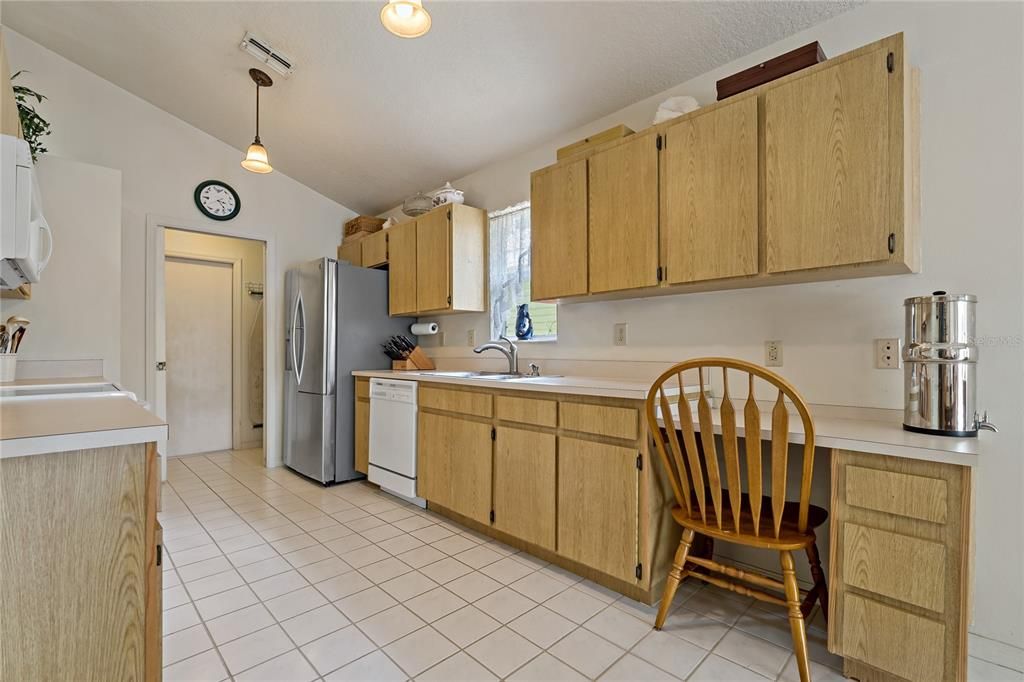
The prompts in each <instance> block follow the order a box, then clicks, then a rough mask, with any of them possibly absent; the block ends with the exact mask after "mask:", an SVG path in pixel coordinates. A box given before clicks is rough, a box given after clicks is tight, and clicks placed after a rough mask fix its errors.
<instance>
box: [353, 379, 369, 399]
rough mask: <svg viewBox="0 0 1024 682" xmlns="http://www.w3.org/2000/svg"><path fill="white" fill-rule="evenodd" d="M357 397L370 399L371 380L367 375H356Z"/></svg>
mask: <svg viewBox="0 0 1024 682" xmlns="http://www.w3.org/2000/svg"><path fill="white" fill-rule="evenodd" d="M356 398H366V399H367V400H369V399H370V380H369V379H367V378H365V377H356Z"/></svg>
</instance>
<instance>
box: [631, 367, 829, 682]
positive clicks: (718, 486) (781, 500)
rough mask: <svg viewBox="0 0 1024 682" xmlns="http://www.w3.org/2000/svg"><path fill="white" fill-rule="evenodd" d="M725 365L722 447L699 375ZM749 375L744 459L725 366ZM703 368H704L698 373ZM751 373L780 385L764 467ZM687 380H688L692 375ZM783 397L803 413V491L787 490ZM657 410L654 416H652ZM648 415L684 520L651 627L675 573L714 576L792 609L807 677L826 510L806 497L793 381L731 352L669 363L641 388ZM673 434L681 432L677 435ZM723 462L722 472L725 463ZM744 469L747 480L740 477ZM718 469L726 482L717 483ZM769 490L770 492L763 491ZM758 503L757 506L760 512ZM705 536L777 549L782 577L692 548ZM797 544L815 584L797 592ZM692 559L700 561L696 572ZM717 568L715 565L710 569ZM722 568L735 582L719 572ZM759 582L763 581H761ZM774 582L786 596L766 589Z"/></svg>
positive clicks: (661, 617) (800, 403) (658, 623)
mask: <svg viewBox="0 0 1024 682" xmlns="http://www.w3.org/2000/svg"><path fill="white" fill-rule="evenodd" d="M718 369H720V370H721V371H722V382H723V384H722V390H723V393H722V402H721V408H720V415H721V436H722V440H721V442H722V453H721V455H722V457H721V462H720V460H719V453H718V450H717V447H716V444H715V438H714V430H713V429H714V421H713V417H714V415H713V412H712V407H711V404H710V401H709V400H708V399H707V397H706V395H705V389H704V386H705V383H706V381H710V372H712V371H715V370H718ZM692 370H696V374H697V375H698V376H699V384H700V396H699V398H698V399H697V421H698V423H699V425H700V437H699V445H698V437H697V435H696V433H695V430H694V419H693V414H692V411H691V408H690V402H689V400H688V399H687V397H686V396H685V391H684V386H685V385H686V384H685V382H684V381H683V374H684V373H686V372H687V371H691V376H692V374H693V373H692ZM730 370H732V373H733V374H734V375H735V374H741V375H746V376H745V378H746V381H745V382H744V383H745V384H746V391H747V397H746V401H745V402H744V404H743V408H742V410H743V424H744V426H745V431H744V433H745V434H749V435H750V436H751V437H747V438H745V448H744V450H745V452H744V453H742V454H745V460H746V466H745V467H743V466H741V459H743V458H741V452H740V448H739V444H738V437H737V428H738V425H737V419H736V406H734V405H733V402H732V397H731V396H732V394H731V393H730V386H729V374H730ZM705 371H707V372H708V373H709V376H708V378H707V379H706V377H705ZM755 379H756V380H759V383H760V382H764V383H766V384H769V385H770V386H771V387H773V388H774V389H776V390H777V391H778V395H777V397H776V398H775V403H774V406H773V407H772V409H771V455H770V460H771V461H770V468H768V469H767V470H763V468H762V451H761V438H760V435H761V433H760V428H761V408H760V407H759V406H758V404H757V402H756V400H755V393H754V387H755ZM689 385H691V386H692V385H693V383H691V384H689ZM786 399H788V400H789V402H790V403H791V404H792V405H793V407H795V409H796V413H797V415H798V416H799V418H800V419H801V420H802V421H803V430H804V434H805V437H804V444H803V454H802V457H803V462H802V468H801V476H800V499H799V501H796V502H791V501H787V500H786V471H787V466H788V458H789V437H788V428H789V418H790V412H789V410H788V409H787V407H786ZM673 407H675V408H676V410H677V412H676V413H673V412H672V408H673ZM659 419H661V421H660V422H659ZM647 421H648V423H649V424H650V427H651V433H652V434H653V437H654V440H655V445H656V446H657V450H658V454H659V455H660V458H661V462H662V464H663V465H664V467H665V469H666V471H667V472H668V474H669V476H668V478H669V480H670V482H671V484H672V490H673V492H674V493H675V497H676V502H677V504H676V505H675V507H673V509H672V516H673V518H674V519H675V520H676V522H677V523H679V525H681V526H682V527H683V535H682V538H681V540H680V542H679V549H678V550H677V551H676V555H675V559H674V561H673V563H672V569H671V570H670V571H669V575H668V580H667V582H666V583H665V592H664V594H663V595H662V598H661V607H660V608H659V610H658V617H657V619H656V620H655V624H654V627H655V628H656V629H658V630H660V629H661V627H662V625H663V624H664V623H665V617H666V616H667V615H668V611H669V608H670V606H671V604H672V600H673V598H674V597H675V593H676V590H677V589H678V587H679V582H680V581H681V580H682V579H683V578H686V577H691V576H692V577H694V578H698V579H700V580H703V581H705V582H708V583H710V584H712V585H716V586H718V587H721V588H724V589H728V590H731V591H733V592H737V593H739V594H743V595H747V596H749V597H754V598H755V599H760V600H762V601H766V602H771V603H773V604H778V605H780V606H784V607H786V608H787V609H788V612H789V623H790V630H791V632H792V635H793V648H794V650H795V652H796V658H797V663H798V666H799V670H800V679H801V680H802V681H803V682H807V681H808V680H810V677H811V674H810V666H809V663H808V661H807V634H806V630H805V622H804V619H805V618H806V617H807V615H808V614H809V613H810V611H811V609H812V608H813V606H814V602H815V600H819V601H820V602H821V610H822V614H823V615H824V616H825V618H826V619H827V618H828V588H827V586H826V584H825V575H824V573H823V572H822V570H821V562H820V560H819V558H818V548H817V545H816V543H815V535H814V529H815V528H817V527H818V526H820V525H821V524H822V523H824V521H825V519H826V518H827V517H828V512H827V511H825V510H824V509H822V508H820V507H815V506H813V505H811V504H810V495H811V473H812V471H813V467H814V423H813V422H812V421H811V415H810V413H809V412H808V410H807V404H806V403H805V402H804V400H803V398H802V397H800V394H799V393H797V391H796V389H795V388H794V387H793V386H792V385H791V384H789V383H788V382H787V381H786V380H785V379H783V378H782V377H780V376H778V375H777V374H774V373H773V372H770V371H768V370H766V369H764V368H762V367H759V366H757V365H754V364H751V363H749V362H743V361H742V360H732V359H729V358H699V359H696V360H690V361H688V362H683V363H680V364H677V365H675V366H674V367H672V368H670V369H669V370H668V371H666V372H665V373H664V374H662V375H661V376H660V377H658V379H657V380H656V381H655V382H654V385H653V386H652V387H651V390H650V392H649V393H648V394H647ZM680 436H681V438H682V440H681V441H680ZM723 463H724V472H723V471H722V468H723V467H722V464H723ZM744 471H745V473H746V486H744V485H743V481H742V478H743V477H744V476H743V474H744ZM723 473H724V479H725V481H724V485H723V480H722V479H723ZM765 490H767V491H768V494H767V495H763V491H765ZM762 512H763V513H762ZM698 533H699V534H700V535H703V536H706V537H707V538H710V539H712V540H722V541H725V542H734V543H737V544H740V545H745V546H748V547H759V548H763V549H771V550H775V551H777V552H779V557H780V561H781V565H782V576H783V580H782V582H780V581H778V580H775V579H774V578H771V577H768V576H766V575H762V574H759V573H753V572H751V571H745V570H739V569H737V568H734V567H732V566H727V565H725V564H721V563H719V562H717V561H714V560H712V558H710V557H709V558H699V557H695V556H693V555H691V554H690V546H691V545H692V544H693V541H694V537H695V536H696V535H697V534H698ZM801 549H802V550H804V551H806V553H807V558H808V560H809V562H810V567H811V575H812V577H813V579H814V587H812V588H811V589H810V590H809V591H808V592H807V593H806V595H805V596H804V597H803V599H802V600H801V595H800V588H799V587H798V586H797V582H796V572H795V570H794V566H793V555H792V552H793V550H801ZM697 569H704V571H701V572H698V571H697ZM716 574H718V575H716ZM719 575H720V576H726V577H728V578H733V579H734V580H737V581H742V582H743V583H747V584H749V585H753V586H755V587H753V588H751V587H748V586H746V585H743V584H740V583H739V582H733V581H729V580H725V579H724V578H722V577H719ZM758 588H760V589H758ZM765 589H767V590H774V591H778V592H780V593H782V594H784V595H785V597H784V598H783V597H779V596H775V595H773V594H769V593H768V592H765V591H764V590H765Z"/></svg>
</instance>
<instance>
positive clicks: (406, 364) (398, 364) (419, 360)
mask: <svg viewBox="0 0 1024 682" xmlns="http://www.w3.org/2000/svg"><path fill="white" fill-rule="evenodd" d="M391 369H398V370H407V369H437V367H436V366H435V365H434V362H433V360H431V359H430V358H429V357H427V354H426V353H424V352H423V349H421V348H420V347H419V346H416V347H415V348H413V349H412V351H411V352H410V353H409V357H407V358H406V359H405V360H392V361H391Z"/></svg>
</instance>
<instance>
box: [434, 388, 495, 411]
mask: <svg viewBox="0 0 1024 682" xmlns="http://www.w3.org/2000/svg"><path fill="white" fill-rule="evenodd" d="M419 404H420V407H428V408H431V409H435V410H445V411H447V412H458V413H459V414H470V415H474V416H477V417H488V418H489V417H492V416H493V415H494V409H493V406H492V402H491V395H490V394H489V393H474V392H473V391H452V390H449V389H446V388H436V387H433V386H424V385H421V386H420V390H419Z"/></svg>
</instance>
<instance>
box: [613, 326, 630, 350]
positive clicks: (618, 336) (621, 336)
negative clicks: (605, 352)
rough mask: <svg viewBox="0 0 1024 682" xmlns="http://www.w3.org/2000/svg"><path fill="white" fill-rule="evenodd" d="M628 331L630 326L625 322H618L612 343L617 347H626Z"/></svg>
mask: <svg viewBox="0 0 1024 682" xmlns="http://www.w3.org/2000/svg"><path fill="white" fill-rule="evenodd" d="M628 331H629V329H628V325H627V324H626V323H625V322H616V323H615V327H614V332H613V335H612V343H613V344H615V345H616V346H625V345H626V340H627V332H628Z"/></svg>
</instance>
